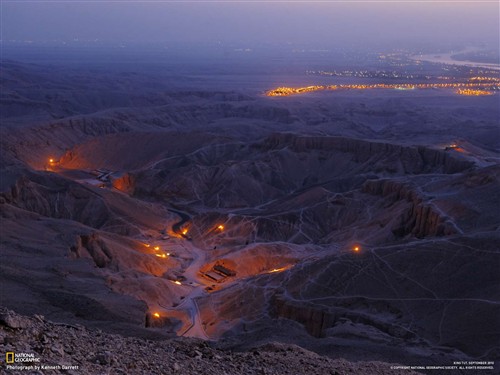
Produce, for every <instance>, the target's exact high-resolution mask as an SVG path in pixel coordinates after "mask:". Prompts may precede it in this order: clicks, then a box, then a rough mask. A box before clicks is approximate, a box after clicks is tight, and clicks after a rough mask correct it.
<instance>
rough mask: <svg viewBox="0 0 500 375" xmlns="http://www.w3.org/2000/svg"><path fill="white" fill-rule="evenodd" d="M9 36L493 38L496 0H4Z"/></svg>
mask: <svg viewBox="0 0 500 375" xmlns="http://www.w3.org/2000/svg"><path fill="white" fill-rule="evenodd" d="M2 33H3V40H4V41H10V40H32V41H50V40H64V41H68V40H73V39H80V40H95V39H98V40H99V41H102V42H112V43H115V42H130V43H137V42H138V43H143V42H154V43H156V42H166V43H172V42H180V43H192V42H194V43H207V42H209V43H217V42H221V43H239V44H244V43H249V44H259V43H293V44H295V43H298V44H303V43H314V44H315V45H321V44H324V45H332V44H342V45H343V44H346V45H349V44H362V43H372V42H380V43H391V42H398V43H405V42H408V43H411V42H414V41H417V42H423V43H425V42H426V41H429V42H431V41H432V42H435V43H436V42H437V43H441V42H442V43H450V42H465V43H481V42H487V43H488V44H490V45H492V46H495V45H498V39H499V36H498V34H499V3H498V2H497V1H468V2H464V1H455V2H450V1H447V2H440V1H420V2H415V1H397V2H395V1H392V2H391V1H384V2H380V1H363V2H356V1H351V2H315V1H303V2H287V1H282V2H258V1H247V2H235V1H231V2H209V1H206V2H203V1H202V2H158V1H149V2H132V1H128V2H127V1H118V2H116V1H113V2H112V1H102V2H98V1H55V2H54V1H52V2H48V1H46V2H43V1H23V0H16V1H3V2H2Z"/></svg>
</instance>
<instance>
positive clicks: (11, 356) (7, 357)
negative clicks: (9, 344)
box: [5, 352, 14, 363]
mask: <svg viewBox="0 0 500 375" xmlns="http://www.w3.org/2000/svg"><path fill="white" fill-rule="evenodd" d="M5 363H14V352H7V353H5Z"/></svg>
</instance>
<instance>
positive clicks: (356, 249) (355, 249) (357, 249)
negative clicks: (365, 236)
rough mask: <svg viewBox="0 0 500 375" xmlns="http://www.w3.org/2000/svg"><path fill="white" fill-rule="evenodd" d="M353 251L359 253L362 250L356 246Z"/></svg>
mask: <svg viewBox="0 0 500 375" xmlns="http://www.w3.org/2000/svg"><path fill="white" fill-rule="evenodd" d="M352 250H353V251H355V252H358V251H359V250H360V249H359V246H354V247H353V248H352Z"/></svg>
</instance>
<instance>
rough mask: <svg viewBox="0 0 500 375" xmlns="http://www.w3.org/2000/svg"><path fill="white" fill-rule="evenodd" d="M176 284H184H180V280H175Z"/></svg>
mask: <svg viewBox="0 0 500 375" xmlns="http://www.w3.org/2000/svg"><path fill="white" fill-rule="evenodd" d="M174 284H177V285H182V284H181V282H180V281H178V280H175V281H174Z"/></svg>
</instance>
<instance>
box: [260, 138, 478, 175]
mask: <svg viewBox="0 0 500 375" xmlns="http://www.w3.org/2000/svg"><path fill="white" fill-rule="evenodd" d="M254 147H257V148H260V149H263V150H271V149H280V148H283V147H290V148H291V149H292V150H294V151H296V152H308V151H311V150H324V151H330V152H331V151H334V150H336V151H340V152H345V153H351V154H353V158H354V160H355V161H356V162H358V163H364V162H368V161H369V160H370V159H372V158H384V159H393V161H399V163H400V164H401V168H402V172H404V173H409V174H420V173H428V172H442V173H458V172H462V171H465V170H467V169H470V168H472V167H473V166H474V163H472V162H470V161H466V160H459V159H457V158H455V157H453V156H450V155H449V154H447V153H446V152H444V151H441V150H435V149H431V148H427V147H423V146H402V145H398V144H392V143H383V142H371V141H365V140H361V139H354V138H345V137H301V136H297V135H294V134H274V135H272V136H269V137H268V138H266V139H265V140H264V141H263V142H262V143H260V144H257V145H254Z"/></svg>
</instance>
